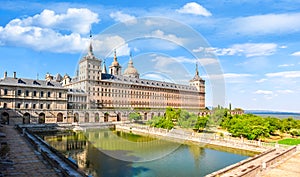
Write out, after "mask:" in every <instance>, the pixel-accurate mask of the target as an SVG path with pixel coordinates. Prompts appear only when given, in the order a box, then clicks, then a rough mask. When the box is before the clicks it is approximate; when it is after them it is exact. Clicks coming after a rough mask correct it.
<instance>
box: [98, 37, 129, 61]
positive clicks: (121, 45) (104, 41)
mask: <svg viewBox="0 0 300 177" xmlns="http://www.w3.org/2000/svg"><path fill="white" fill-rule="evenodd" d="M93 49H94V51H95V52H94V53H95V55H98V56H101V57H112V56H113V51H114V50H115V49H116V52H117V55H118V56H126V55H127V56H128V55H129V53H130V48H129V47H128V44H127V43H126V41H125V40H124V39H123V38H122V37H120V36H118V35H114V36H110V35H96V36H94V40H93Z"/></svg>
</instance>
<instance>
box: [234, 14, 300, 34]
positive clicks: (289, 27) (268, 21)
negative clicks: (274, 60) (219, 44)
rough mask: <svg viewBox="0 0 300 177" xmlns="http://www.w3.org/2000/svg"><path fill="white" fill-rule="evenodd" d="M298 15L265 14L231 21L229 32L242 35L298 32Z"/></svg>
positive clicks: (299, 17) (299, 24) (299, 22)
mask: <svg viewBox="0 0 300 177" xmlns="http://www.w3.org/2000/svg"><path fill="white" fill-rule="evenodd" d="M299 19H300V13H284V14H265V15H255V16H248V17H240V18H236V19H234V20H232V21H231V24H230V25H229V30H230V31H231V32H233V33H239V34H244V35H260V34H280V33H294V32H298V31H300V21H299Z"/></svg>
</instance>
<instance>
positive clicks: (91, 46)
mask: <svg viewBox="0 0 300 177" xmlns="http://www.w3.org/2000/svg"><path fill="white" fill-rule="evenodd" d="M92 37H93V35H92V31H90V45H89V48H88V56H90V57H93V56H94V53H93V45H92V40H93V39H92Z"/></svg>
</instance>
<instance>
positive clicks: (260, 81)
mask: <svg viewBox="0 0 300 177" xmlns="http://www.w3.org/2000/svg"><path fill="white" fill-rule="evenodd" d="M265 81H267V79H259V80H257V81H255V82H256V83H263V82H265Z"/></svg>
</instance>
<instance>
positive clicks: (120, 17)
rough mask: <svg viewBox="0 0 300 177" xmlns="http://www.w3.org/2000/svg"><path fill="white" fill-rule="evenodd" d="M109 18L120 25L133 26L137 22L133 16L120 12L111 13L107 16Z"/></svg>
mask: <svg viewBox="0 0 300 177" xmlns="http://www.w3.org/2000/svg"><path fill="white" fill-rule="evenodd" d="M109 16H110V17H111V18H113V19H114V20H115V21H117V22H122V23H127V24H135V23H136V22H137V20H136V18H135V17H134V16H132V15H129V14H125V13H123V12H121V11H117V12H112V13H110V14H109Z"/></svg>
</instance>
